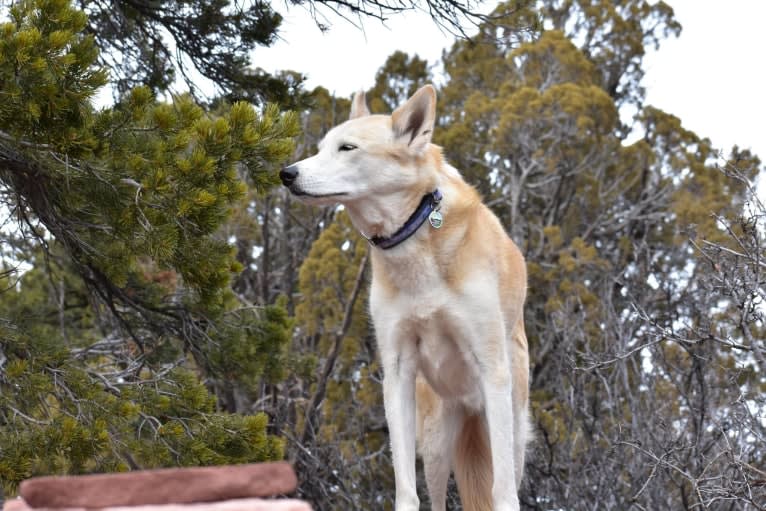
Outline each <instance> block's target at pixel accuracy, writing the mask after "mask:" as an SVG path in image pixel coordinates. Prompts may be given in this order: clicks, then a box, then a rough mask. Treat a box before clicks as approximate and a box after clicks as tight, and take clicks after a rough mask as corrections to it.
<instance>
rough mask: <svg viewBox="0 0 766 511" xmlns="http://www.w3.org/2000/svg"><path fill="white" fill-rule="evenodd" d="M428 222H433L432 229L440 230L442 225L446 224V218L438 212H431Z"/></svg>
mask: <svg viewBox="0 0 766 511" xmlns="http://www.w3.org/2000/svg"><path fill="white" fill-rule="evenodd" d="M428 221H429V222H431V227H433V228H434V229H438V228H439V227H441V226H442V223H443V222H444V218H443V217H442V214H441V213H440V212H439V211H437V210H433V211H431V214H430V215H428Z"/></svg>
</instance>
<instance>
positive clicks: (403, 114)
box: [391, 85, 436, 153]
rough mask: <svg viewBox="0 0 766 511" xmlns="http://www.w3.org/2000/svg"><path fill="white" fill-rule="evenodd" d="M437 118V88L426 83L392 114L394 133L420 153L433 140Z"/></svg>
mask: <svg viewBox="0 0 766 511" xmlns="http://www.w3.org/2000/svg"><path fill="white" fill-rule="evenodd" d="M435 120H436V90H435V89H434V87H433V85H426V86H424V87H421V88H420V89H418V91H417V92H416V93H415V94H413V95H412V97H411V98H410V99H408V100H407V102H406V103H405V104H403V105H402V106H400V107H399V108H397V109H396V110H394V113H393V114H391V123H392V126H393V129H394V135H395V136H396V137H397V138H402V139H404V141H405V142H406V143H407V145H408V146H410V148H411V149H412V150H413V151H414V152H416V153H420V152H421V151H423V149H425V147H426V146H427V145H428V143H429V142H430V141H431V136H432V135H433V131H434V121H435Z"/></svg>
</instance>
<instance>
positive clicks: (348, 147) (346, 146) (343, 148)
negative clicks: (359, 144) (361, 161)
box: [338, 144, 356, 151]
mask: <svg viewBox="0 0 766 511" xmlns="http://www.w3.org/2000/svg"><path fill="white" fill-rule="evenodd" d="M354 149H356V146H355V145H353V144H342V145H341V146H340V147H339V148H338V151H353V150H354Z"/></svg>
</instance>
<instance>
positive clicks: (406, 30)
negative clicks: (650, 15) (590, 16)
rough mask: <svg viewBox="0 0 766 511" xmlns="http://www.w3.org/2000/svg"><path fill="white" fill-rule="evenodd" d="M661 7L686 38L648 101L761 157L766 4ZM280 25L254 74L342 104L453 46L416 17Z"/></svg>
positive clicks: (670, 48)
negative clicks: (394, 61) (382, 73)
mask: <svg viewBox="0 0 766 511" xmlns="http://www.w3.org/2000/svg"><path fill="white" fill-rule="evenodd" d="M667 3H669V4H670V5H671V6H672V7H673V8H674V10H675V12H676V17H677V19H678V20H679V21H680V22H681V24H682V25H683V31H682V33H681V36H680V37H679V38H678V39H675V38H674V39H669V40H666V41H664V42H663V43H662V46H661V47H660V49H659V51H657V52H653V51H652V53H651V54H650V55H648V56H647V58H646V61H645V69H646V76H645V78H644V85H645V86H646V88H647V100H648V102H649V103H650V104H652V105H654V106H657V107H659V108H662V109H663V110H665V111H668V112H670V113H673V114H674V115H677V116H678V117H680V118H681V120H682V121H683V124H684V126H685V127H686V128H689V129H691V130H693V131H695V132H696V133H697V134H699V135H702V136H707V137H709V138H710V139H711V140H712V141H713V143H714V145H716V147H719V148H721V149H724V150H728V149H730V148H731V146H732V145H733V144H735V143H736V144H738V145H740V146H741V147H749V148H751V149H753V150H754V151H755V152H756V153H757V154H759V155H760V156H761V158H764V156H766V136H765V135H764V134H765V132H766V130H765V129H764V125H766V98H765V97H764V95H765V93H764V91H766V83H765V82H766V66H765V65H764V56H763V52H764V50H766V29H764V27H763V20H764V19H766V1H762V0H729V1H727V2H720V1H713V0H696V1H695V0H667ZM488 5H489V4H488ZM285 17H286V19H285V21H284V23H283V26H282V30H281V36H282V38H283V40H282V41H280V42H279V43H277V44H276V45H274V46H273V47H271V48H267V49H259V50H257V52H256V54H255V55H254V59H253V60H254V63H255V65H257V66H260V67H262V68H264V69H266V70H270V71H274V70H277V69H294V70H297V71H300V72H302V73H304V74H305V75H307V76H308V84H307V86H308V88H313V87H314V86H316V85H323V86H324V87H327V88H328V89H330V91H334V92H335V93H336V94H339V95H350V94H351V93H352V92H353V91H355V90H358V89H360V88H367V87H370V86H371V85H372V83H373V80H374V76H375V72H376V71H377V70H378V68H379V67H380V66H381V65H382V64H383V62H384V61H385V59H386V57H387V56H388V55H390V54H391V53H393V52H394V51H395V50H397V49H399V50H402V51H406V52H408V53H417V54H418V55H419V56H420V57H421V58H425V59H427V60H428V61H429V62H431V63H434V62H436V61H437V60H438V59H439V57H440V56H441V52H442V49H443V48H445V47H448V46H449V45H450V44H451V43H452V41H453V39H454V38H453V37H452V36H450V35H449V34H446V33H443V32H441V31H440V30H439V29H438V28H437V27H436V26H435V25H434V24H433V23H432V22H431V21H430V19H429V18H428V17H427V16H426V15H422V14H421V15H418V14H413V13H407V14H404V15H401V16H393V17H392V18H391V20H390V21H388V22H387V23H386V26H385V27H384V26H382V25H381V24H380V23H379V22H375V21H373V20H366V21H365V22H364V24H363V28H364V30H363V31H362V30H359V29H358V28H355V27H353V26H351V25H350V24H349V23H346V22H343V21H342V20H338V19H337V18H330V21H332V27H331V29H330V30H329V32H327V33H325V34H322V33H321V32H320V31H319V29H318V28H317V27H316V25H315V24H314V22H313V21H312V20H311V17H310V15H309V14H308V12H307V11H305V10H304V9H302V8H300V7H293V8H291V10H289V11H288V12H286V13H285Z"/></svg>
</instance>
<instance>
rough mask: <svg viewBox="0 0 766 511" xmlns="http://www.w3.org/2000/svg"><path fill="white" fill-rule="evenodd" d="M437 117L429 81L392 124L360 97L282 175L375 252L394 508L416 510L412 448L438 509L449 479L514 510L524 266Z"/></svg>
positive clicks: (463, 491) (487, 507) (477, 510)
mask: <svg viewBox="0 0 766 511" xmlns="http://www.w3.org/2000/svg"><path fill="white" fill-rule="evenodd" d="M435 119H436V92H435V90H434V88H433V86H431V85H426V86H425V87H422V88H421V89H419V90H418V91H417V92H416V93H415V94H413V95H412V97H411V98H409V99H408V100H407V101H406V102H405V103H404V104H403V105H401V106H400V107H398V108H397V109H396V110H395V111H394V112H393V113H392V114H391V115H390V116H388V115H371V114H370V111H369V109H368V108H367V105H366V101H365V95H364V92H359V93H357V94H356V95H355V96H354V98H353V99H352V106H351V115H350V119H349V120H348V121H346V122H344V123H342V124H340V125H339V126H336V127H335V128H333V129H332V130H330V131H329V132H328V133H327V135H326V136H325V137H324V139H323V140H322V141H321V142H320V143H319V151H318V153H317V154H316V155H314V156H312V157H310V158H307V159H305V160H302V161H299V162H297V163H294V164H293V165H290V166H289V167H286V168H284V169H283V170H282V171H281V172H280V178H281V180H282V182H283V184H284V185H285V186H287V187H288V188H289V189H290V191H291V192H292V194H294V195H296V196H298V197H300V198H301V199H302V200H304V201H305V202H307V203H310V204H317V205H328V204H337V203H340V204H343V205H344V206H345V208H346V210H347V211H348V215H349V217H350V219H351V221H352V223H353V225H354V227H355V228H356V229H358V230H359V231H360V232H361V233H362V235H363V236H365V237H366V238H367V239H368V241H369V242H370V244H371V245H372V249H371V262H372V284H371V289H370V312H371V316H372V319H373V324H374V326H375V333H376V338H377V343H378V350H379V354H380V359H381V365H382V368H383V401H384V407H385V412H386V420H387V423H388V430H389V435H390V440H391V452H392V458H393V468H394V476H395V483H396V505H395V509H396V511H416V510H418V509H419V504H420V502H419V500H418V495H417V491H416V469H415V455H416V448H417V451H418V452H419V453H420V455H421V456H422V458H423V465H424V470H425V477H426V483H427V486H428V493H429V495H430V499H431V509H432V510H433V511H444V510H445V508H446V493H447V483H448V480H449V476H450V473H451V472H453V471H454V474H455V479H456V481H457V484H458V490H459V493H460V499H461V501H462V503H463V508H464V509H466V510H467V511H491V510H494V511H511V510H513V511H515V510H518V509H519V500H518V494H517V490H518V487H519V484H520V482H521V478H522V472H523V468H524V455H525V448H526V444H527V441H528V439H529V437H530V431H531V429H530V426H529V418H528V417H529V412H528V410H529V404H528V400H529V354H528V349H527V338H526V334H525V331H524V319H523V308H524V300H525V297H526V286H527V284H526V283H527V276H526V265H525V262H524V258H523V256H522V254H521V252H520V250H519V249H518V247H517V246H516V245H515V244H514V243H513V241H511V239H510V238H509V237H508V235H507V234H506V232H505V230H504V229H503V227H502V225H501V224H500V221H499V220H498V219H497V217H496V216H495V215H494V214H493V213H492V212H491V211H490V210H489V209H488V208H487V207H486V206H485V205H484V204H482V202H481V199H480V197H479V194H478V192H477V191H476V190H475V189H474V188H473V187H471V186H470V185H468V184H467V183H466V182H465V181H464V180H463V178H462V177H461V175H460V173H459V172H458V171H457V170H456V169H455V168H454V167H452V166H451V165H449V164H448V163H447V162H446V161H445V159H444V157H443V155H442V150H441V148H440V147H438V146H436V145H434V144H432V143H431V137H432V133H433V129H434V123H435ZM416 446H417V447H416Z"/></svg>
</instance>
